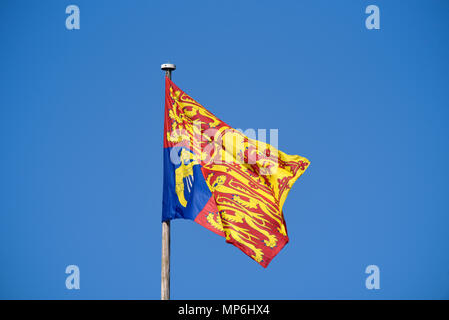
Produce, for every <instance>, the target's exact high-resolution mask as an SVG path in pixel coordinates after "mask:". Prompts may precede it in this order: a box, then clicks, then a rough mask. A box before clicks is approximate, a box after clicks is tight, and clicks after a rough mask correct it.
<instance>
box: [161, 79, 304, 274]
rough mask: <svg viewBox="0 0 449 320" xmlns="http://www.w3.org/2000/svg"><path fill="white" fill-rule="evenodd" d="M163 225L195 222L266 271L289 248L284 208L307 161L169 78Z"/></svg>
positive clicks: (166, 89)
mask: <svg viewBox="0 0 449 320" xmlns="http://www.w3.org/2000/svg"><path fill="white" fill-rule="evenodd" d="M163 141H164V185H163V208H162V221H167V220H172V219H179V218H181V219H190V220H193V221H195V222H197V223H198V224H200V225H202V226H204V227H205V228H207V229H209V230H211V231H213V232H214V233H216V234H218V235H220V236H223V237H225V239H226V242H228V243H231V244H233V245H234V246H236V247H238V248H239V249H240V250H242V251H243V252H244V253H245V254H247V255H248V256H250V257H251V258H253V259H254V260H255V261H257V262H258V263H259V264H260V265H262V266H263V267H267V266H268V264H269V263H270V261H271V260H272V259H273V258H274V256H276V254H278V252H279V251H280V250H281V249H282V248H283V247H284V246H285V244H287V242H288V235H287V228H286V224H285V220H284V215H283V212H282V207H283V204H284V202H285V199H286V197H287V194H288V192H289V190H290V188H291V187H292V186H293V184H294V183H295V181H296V180H297V179H298V178H299V177H300V176H301V175H302V174H303V173H304V171H305V170H306V169H307V167H308V166H309V163H310V162H309V160H307V159H306V158H303V157H300V156H297V155H287V154H285V153H283V152H281V151H279V150H277V149H276V148H274V147H273V146H271V145H270V144H268V143H265V142H264V141H260V139H259V141H258V140H255V139H252V138H250V137H248V136H246V135H244V134H243V133H242V132H241V131H239V130H236V129H233V128H232V127H230V126H228V125H227V124H226V123H225V122H223V121H221V120H220V119H218V118H217V117H216V116H214V115H213V114H212V113H211V112H209V111H208V110H207V109H206V108H204V107H203V106H202V105H200V104H199V103H198V102H196V101H195V100H194V99H192V98H191V97H190V96H189V95H187V94H186V93H185V92H184V91H182V90H181V89H179V88H178V87H177V86H176V85H175V84H174V83H173V82H172V81H171V80H170V79H169V78H168V77H166V78H165V119H164V138H163Z"/></svg>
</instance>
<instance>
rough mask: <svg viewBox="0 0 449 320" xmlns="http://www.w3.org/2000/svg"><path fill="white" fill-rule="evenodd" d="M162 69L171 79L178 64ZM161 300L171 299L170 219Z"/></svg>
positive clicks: (165, 226)
mask: <svg viewBox="0 0 449 320" xmlns="http://www.w3.org/2000/svg"><path fill="white" fill-rule="evenodd" d="M161 69H162V70H164V71H165V75H166V76H167V77H168V78H169V79H170V80H171V72H172V71H173V70H175V69H176V66H175V65H174V64H171V63H164V64H162V65H161ZM161 260H162V261H161V300H170V220H168V221H164V222H162V259H161Z"/></svg>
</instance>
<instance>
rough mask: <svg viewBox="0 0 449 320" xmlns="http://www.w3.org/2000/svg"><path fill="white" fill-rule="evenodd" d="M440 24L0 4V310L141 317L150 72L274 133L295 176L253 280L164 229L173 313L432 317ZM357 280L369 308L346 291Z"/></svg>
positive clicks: (441, 10) (409, 6)
mask: <svg viewBox="0 0 449 320" xmlns="http://www.w3.org/2000/svg"><path fill="white" fill-rule="evenodd" d="M70 4H76V5H78V6H79V8H80V13H81V28H80V30H70V31H69V30H67V29H66V27H65V19H66V17H67V14H66V13H65V8H66V6H68V5H70ZM370 4H375V5H377V6H378V7H379V8H380V13H381V20H380V30H367V29H366V28H365V19H366V17H367V16H368V15H367V14H365V8H366V7H367V6H368V5H370ZM448 9H449V5H448V2H447V1H444V0H441V1H437V0H433V1H415V0H410V1H407V2H403V1H398V0H396V1H381V0H375V1H369V2H368V1H355V0H352V1H349V0H348V1H332V2H331V1H168V2H167V1H149V0H147V1H138V0H136V1H132V2H131V1H82V0H76V1H70V2H68V1H62V0H59V1H55V0H53V1H44V2H42V1H41V2H37V1H2V3H1V4H0V40H1V43H2V50H0V70H1V72H0V83H1V85H0V90H1V91H0V92H1V94H0V131H1V134H0V150H1V158H0V177H1V179H0V263H1V265H0V298H2V299H159V297H160V251H161V239H160V238H161V224H160V219H161V201H162V130H163V86H164V78H163V73H162V72H161V71H160V64H161V63H164V62H167V61H170V62H173V63H176V65H177V70H176V71H175V72H174V74H173V80H174V81H175V83H176V84H177V85H178V86H179V87H180V88H182V89H183V90H185V91H186V92H187V93H188V94H190V95H191V96H192V97H194V98H196V99H197V100H198V101H199V102H200V103H202V104H203V105H204V106H206V107H207V108H209V109H210V110H211V111H212V112H213V113H215V114H216V115H217V116H218V117H219V118H221V119H223V120H224V121H226V122H227V123H228V124H229V125H231V126H233V127H236V128H242V129H247V128H256V129H257V128H264V129H272V128H274V129H279V147H280V149H281V150H282V151H284V152H286V153H290V154H299V155H302V156H305V157H307V158H308V159H310V160H311V166H310V168H309V169H308V170H307V171H306V173H305V174H304V175H303V176H302V177H301V178H300V179H299V180H298V181H297V182H296V184H295V185H294V187H293V189H292V190H291V192H290V194H289V197H288V198H287V201H286V203H285V206H284V215H285V218H286V221H287V227H288V232H289V237H290V243H289V244H288V245H287V246H286V247H285V248H284V250H282V251H281V253H280V254H279V255H278V256H277V257H276V258H275V259H274V260H273V262H272V263H271V264H270V266H269V267H268V268H267V269H264V268H262V267H260V266H259V265H258V264H257V263H255V262H254V261H253V260H251V259H250V258H248V257H247V256H245V255H244V254H243V253H242V252H240V251H239V250H238V249H237V248H235V247H233V246H231V245H228V244H226V243H225V242H224V240H223V238H221V237H219V236H217V235H215V234H213V233H211V232H210V231H208V230H206V229H204V228H202V227H201V226H199V225H197V224H195V223H193V222H191V221H181V220H177V221H174V222H173V223H172V278H171V283H172V298H174V299H447V298H449V254H448V252H449V233H448V227H449V215H448V213H449V212H448V209H449V197H448V191H449V166H448V161H449V150H448V138H449V127H448V124H447V123H448V120H449V90H448V89H449V88H448V86H449V82H448V74H449V59H448V56H449V42H448V41H447V39H448V35H449V19H448V14H449V10H448ZM71 264H75V265H78V266H79V268H80V272H81V277H80V280H81V282H80V285H81V289H80V290H67V289H66V287H65V279H66V276H67V275H66V274H65V268H66V266H67V265H71ZM371 264H375V265H377V266H379V268H380V286H381V288H380V290H367V289H366V288H365V279H366V277H367V275H366V274H365V268H366V267H367V266H368V265H371Z"/></svg>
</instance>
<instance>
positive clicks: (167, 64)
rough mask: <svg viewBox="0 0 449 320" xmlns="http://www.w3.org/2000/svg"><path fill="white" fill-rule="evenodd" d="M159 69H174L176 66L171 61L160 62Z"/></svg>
mask: <svg viewBox="0 0 449 320" xmlns="http://www.w3.org/2000/svg"><path fill="white" fill-rule="evenodd" d="M161 69H162V70H164V71H173V70H176V66H175V65H174V64H173V63H163V64H161Z"/></svg>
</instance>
